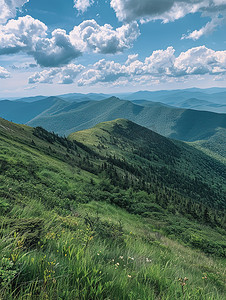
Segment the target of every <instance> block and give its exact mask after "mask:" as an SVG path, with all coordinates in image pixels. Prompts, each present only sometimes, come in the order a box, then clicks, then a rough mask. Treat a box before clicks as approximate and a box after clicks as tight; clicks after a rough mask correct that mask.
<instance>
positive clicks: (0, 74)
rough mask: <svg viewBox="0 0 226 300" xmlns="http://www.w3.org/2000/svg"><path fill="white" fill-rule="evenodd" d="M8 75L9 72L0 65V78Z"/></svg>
mask: <svg viewBox="0 0 226 300" xmlns="http://www.w3.org/2000/svg"><path fill="white" fill-rule="evenodd" d="M9 77H10V73H9V72H8V71H7V70H6V69H5V68H3V67H1V66H0V79H6V78H9Z"/></svg>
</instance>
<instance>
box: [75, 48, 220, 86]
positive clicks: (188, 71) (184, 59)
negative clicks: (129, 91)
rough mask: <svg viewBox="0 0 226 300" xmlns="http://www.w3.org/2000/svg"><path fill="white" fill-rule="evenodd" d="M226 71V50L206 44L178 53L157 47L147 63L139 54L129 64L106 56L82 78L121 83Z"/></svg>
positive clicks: (89, 82) (91, 81)
mask: <svg viewBox="0 0 226 300" xmlns="http://www.w3.org/2000/svg"><path fill="white" fill-rule="evenodd" d="M206 74H209V75H215V76H218V75H224V74H226V51H214V50H212V49H208V48H207V47H205V46H200V47H195V48H191V49H189V50H187V51H186V52H182V53H181V54H180V55H179V56H177V57H176V56H175V50H174V49H173V47H168V48H167V49H166V50H157V51H154V52H153V53H152V55H151V56H149V57H147V58H146V59H145V60H144V62H142V61H140V60H139V59H138V56H137V55H132V56H131V55H130V56H129V57H128V59H127V61H126V62H125V64H119V63H116V62H114V61H106V60H105V59H102V60H100V61H99V62H97V63H95V64H94V65H93V67H92V68H90V69H88V70H86V71H85V72H83V73H82V74H81V79H80V80H79V81H78V84H79V85H80V86H83V85H93V84H96V83H99V82H101V83H106V82H109V83H112V82H116V83H117V84H118V82H119V80H120V78H121V80H122V81H123V82H125V80H129V81H130V82H132V81H135V82H139V81H142V82H143V81H144V80H148V81H150V80H155V81H156V80H158V81H164V80H166V81H170V80H172V79H174V80H178V78H183V80H185V79H186V78H187V77H189V76H197V75H198V76H200V75H206Z"/></svg>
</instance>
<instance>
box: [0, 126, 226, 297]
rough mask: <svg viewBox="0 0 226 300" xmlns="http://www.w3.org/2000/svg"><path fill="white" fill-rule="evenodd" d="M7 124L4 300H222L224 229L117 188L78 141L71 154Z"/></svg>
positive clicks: (0, 183)
mask: <svg viewBox="0 0 226 300" xmlns="http://www.w3.org/2000/svg"><path fill="white" fill-rule="evenodd" d="M3 126H4V127H5V128H8V130H6V129H1V128H0V131H2V132H1V135H0V143H1V149H0V165H1V169H0V299H1V300H3V299H4V300H8V299H9V300H14V299H19V300H22V299H32V300H33V299H41V300H42V299H43V300H44V299H69V300H70V299H71V300H74V299H84V300H89V299H103V300H104V299H105V300H106V299H120V300H121V299H126V300H127V299H134V300H137V299H142V300H147V299H150V300H155V299H161V300H166V299H167V300H172V299H173V300H174V299H175V300H176V299H194V300H195V299H197V300H202V299H206V300H207V299H208V300H209V299H211V300H222V299H224V295H225V292H226V291H225V267H224V266H225V258H224V254H225V253H224V251H225V239H224V236H225V235H224V233H225V231H224V229H223V228H222V227H220V226H212V225H211V224H204V223H200V222H198V221H197V220H195V219H194V218H193V219H192V217H191V216H190V215H186V214H184V215H182V214H180V213H178V212H176V213H175V212H172V211H171V209H170V208H164V207H161V206H160V205H158V203H156V202H154V196H153V195H152V194H150V195H149V194H148V193H147V192H145V191H141V190H138V191H135V190H133V189H132V188H129V189H122V188H120V187H119V186H117V185H116V186H114V185H112V184H111V183H110V179H109V178H108V177H107V173H105V172H100V173H98V172H97V170H98V168H97V167H98V166H99V165H100V164H101V163H102V162H103V161H104V160H103V159H101V158H100V157H99V156H97V155H96V156H95V155H94V154H93V152H92V151H90V152H87V151H88V150H87V151H86V150H85V149H86V148H84V147H83V148H82V146H81V147H79V146H78V144H76V147H77V148H76V150H74V148H69V146H70V144H69V143H66V146H63V144H62V143H65V140H64V139H62V140H60V141H61V143H60V142H54V143H49V142H47V141H46V140H42V139H40V138H38V137H37V136H35V135H33V133H32V130H31V129H30V128H28V127H24V126H18V127H17V126H16V125H13V124H11V123H7V122H6V123H4V125H3ZM11 130H12V131H11ZM11 132H13V133H12V134H11ZM50 137H52V136H51V135H50ZM32 140H33V142H32ZM68 145H69V146H68ZM67 146H68V147H67ZM49 147H51V150H50V149H49ZM73 147H74V146H73ZM117 149H118V148H117V147H115V148H114V151H116V152H115V153H116V154H117V151H118V150H117ZM88 156H89V158H90V161H89V162H87V157H88ZM143 161H145V160H142V162H143ZM92 164H93V165H94V166H92ZM137 164H138V166H139V164H140V162H139V161H138V163H137ZM84 166H86V168H84ZM87 166H89V168H90V170H91V171H92V170H94V171H92V172H91V171H90V170H88V168H87ZM218 184H219V185H218V186H220V183H218ZM119 200H120V201H122V203H121V204H120V202H117V201H119ZM114 203H118V204H120V205H121V207H120V206H119V205H118V206H117V205H115V204H114ZM124 203H125V204H126V205H125V208H122V206H123V205H124ZM127 204H128V206H129V207H127ZM147 204H148V205H149V206H147ZM145 205H146V206H145ZM147 207H149V208H150V209H149V210H148V211H147V210H146V208H147ZM129 208H133V209H134V212H133V213H132V212H131V211H130V210H129ZM135 209H137V211H138V210H139V212H140V213H139V214H138V213H137V212H136V211H135ZM203 241H204V242H206V241H207V242H208V244H205V243H204V244H203ZM203 245H205V248H204V249H202V247H203ZM211 251H212V252H211ZM222 251H223V252H222ZM186 278H188V280H186ZM179 279H180V281H179ZM184 283H185V285H184Z"/></svg>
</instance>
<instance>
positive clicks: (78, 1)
mask: <svg viewBox="0 0 226 300" xmlns="http://www.w3.org/2000/svg"><path fill="white" fill-rule="evenodd" d="M93 2H94V0H74V3H75V5H74V7H75V8H76V9H77V10H78V11H80V12H82V13H84V12H85V11H87V9H88V8H89V7H90V6H91V5H92V4H93Z"/></svg>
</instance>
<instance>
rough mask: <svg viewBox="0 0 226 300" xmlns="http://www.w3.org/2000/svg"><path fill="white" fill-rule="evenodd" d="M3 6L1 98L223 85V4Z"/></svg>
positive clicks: (146, 0) (102, 1) (146, 1)
mask: <svg viewBox="0 0 226 300" xmlns="http://www.w3.org/2000/svg"><path fill="white" fill-rule="evenodd" d="M0 7H1V8H0V98H3V97H6V98H7V97H17V96H18V97H20V96H29V95H38V94H45V95H52V94H60V93H70V92H84V93H86V92H87V93H88V92H104V93H108V92H109V93H112V92H130V91H137V90H159V89H176V88H187V87H193V86H196V87H202V88H205V87H212V86H219V87H225V86H226V84H225V83H226V81H225V80H226V76H225V74H226V50H225V49H226V39H225V32H226V23H225V16H226V0H200V1H198V0H187V1H185V0H152V1H151V0H139V1H137V0H98V1H96V0H66V1H65V0H48V1H47V0H39V1H37V0H12V1H8V0H0Z"/></svg>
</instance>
